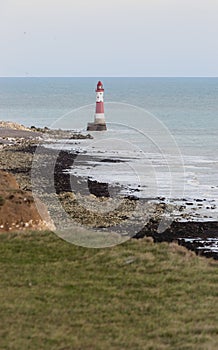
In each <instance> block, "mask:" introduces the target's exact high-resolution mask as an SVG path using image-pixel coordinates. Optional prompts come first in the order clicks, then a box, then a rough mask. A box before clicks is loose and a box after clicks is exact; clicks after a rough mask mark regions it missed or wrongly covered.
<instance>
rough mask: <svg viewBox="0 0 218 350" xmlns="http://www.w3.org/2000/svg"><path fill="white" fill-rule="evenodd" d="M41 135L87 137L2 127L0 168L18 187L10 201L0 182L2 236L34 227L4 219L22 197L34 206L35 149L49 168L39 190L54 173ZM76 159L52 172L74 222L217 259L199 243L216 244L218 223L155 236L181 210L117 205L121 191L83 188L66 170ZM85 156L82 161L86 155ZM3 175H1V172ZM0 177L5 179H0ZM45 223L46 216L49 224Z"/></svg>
mask: <svg viewBox="0 0 218 350" xmlns="http://www.w3.org/2000/svg"><path fill="white" fill-rule="evenodd" d="M45 134H46V137H49V138H50V137H52V138H54V139H58V138H60V139H64V138H66V139H69V138H73V139H76V138H78V139H80V138H90V137H91V136H90V135H81V134H75V133H74V134H73V133H72V132H70V131H62V130H59V131H53V130H52V131H49V130H47V129H46V128H44V129H37V128H35V127H32V128H31V130H30V129H27V130H26V129H25V130H24V129H22V128H21V129H18V128H16V129H10V128H9V127H8V125H7V126H6V127H2V128H1V125H0V137H1V140H3V141H2V147H1V149H0V154H1V157H0V169H1V170H2V171H4V172H6V173H9V174H11V175H13V176H14V179H16V180H13V181H15V182H16V185H15V182H14V190H16V191H17V192H16V195H15V196H14V197H13V198H12V197H10V195H9V193H8V191H6V187H7V186H6V185H5V184H4V183H3V181H2V180H0V181H1V183H2V185H1V187H0V215H1V216H0V220H1V221H0V226H1V227H0V231H2V232H5V231H9V230H16V229H17V228H18V227H19V229H22V227H23V228H24V229H27V228H29V227H33V228H37V225H35V226H34V225H31V224H27V225H26V224H25V223H27V222H28V220H29V217H28V218H26V217H25V219H24V218H23V217H22V218H21V216H20V217H13V220H12V221H13V224H14V225H12V222H11V225H10V224H9V221H8V220H7V219H6V216H7V215H9V211H10V210H12V209H11V208H12V206H13V205H15V204H13V203H17V202H19V201H20V202H22V199H21V197H22V198H23V199H24V198H28V200H26V202H27V203H29V205H30V203H31V205H32V206H33V200H32V197H31V190H32V188H31V186H32V185H31V168H32V161H33V156H34V154H35V151H36V148H37V156H38V157H42V158H43V160H44V163H45V164H48V167H47V166H45V167H44V170H42V174H41V176H42V179H43V181H42V184H41V185H42V187H43V186H47V189H48V186H49V184H47V183H46V181H47V173H48V172H49V171H52V169H49V164H50V163H49V160H50V159H51V158H52V157H56V151H54V150H52V149H50V148H45V147H43V142H44V140H45V139H44V137H43V136H42V135H45ZM15 135H16V136H15ZM1 140H0V142H1ZM8 141H9V144H8ZM76 157H77V154H76V153H71V152H67V151H60V152H59V153H58V156H57V158H56V160H55V168H54V188H55V192H56V194H57V196H58V198H59V201H60V203H61V205H62V207H63V208H64V210H65V211H66V212H67V213H68V214H69V215H70V216H71V217H72V218H73V219H74V220H75V221H76V222H78V223H79V224H81V225H85V226H87V227H92V228H95V229H99V230H104V229H107V230H110V228H111V229H112V228H113V227H114V226H116V232H118V233H120V234H121V235H123V234H129V235H130V236H131V237H135V238H141V237H144V236H152V237H153V239H154V241H155V242H161V241H167V242H172V241H177V242H178V243H179V244H181V245H183V246H186V247H187V248H188V249H191V250H194V251H195V252H196V253H197V254H203V255H205V256H207V257H213V258H214V259H218V249H217V250H216V249H213V250H210V249H208V246H207V244H205V246H203V247H202V244H203V243H202V242H206V241H207V240H208V239H214V240H215V244H216V242H217V241H216V239H217V240H218V223H217V222H213V221H211V222H209V221H208V222H200V221H198V222H197V221H196V222H195V221H192V222H188V221H182V222H181V221H173V223H172V224H171V225H170V226H169V227H168V228H167V229H166V230H165V231H164V232H162V233H160V232H159V231H158V226H159V223H160V221H161V218H162V216H163V214H164V212H165V211H166V210H167V212H168V213H170V212H172V211H174V210H177V211H178V212H181V214H183V208H181V206H179V207H177V206H176V204H166V203H164V201H162V200H159V201H155V202H152V201H145V200H138V199H137V198H135V197H131V196H126V197H124V198H122V201H121V202H119V200H120V198H119V191H120V188H119V186H117V188H113V189H111V188H110V189H109V188H108V184H107V183H98V182H97V181H93V180H90V179H88V182H87V183H84V182H83V181H82V179H80V178H78V177H76V176H73V175H71V174H70V173H69V172H67V171H66V170H67V169H69V168H70V167H72V166H73V163H74V161H75V159H76ZM80 157H81V155H80ZM84 157H86V156H85V155H84ZM43 172H44V173H43ZM1 174H3V172H2V173H1ZM2 176H3V177H4V176H5V175H4V174H3V175H2ZM1 179H2V178H1ZM11 181H12V178H11ZM13 181H12V182H13ZM72 184H73V190H72ZM11 190H13V189H12V188H10V191H11ZM52 190H53V189H51V191H52ZM27 194H28V196H27ZM113 194H115V196H113ZM6 203H7V207H8V214H7V211H5V210H6V209H5V208H6ZM82 203H86V205H85V206H84V205H83V204H82ZM12 204H13V205H12ZM101 204H102V205H104V207H107V206H108V208H112V209H111V210H109V211H108V213H107V215H105V213H103V212H102V213H101V211H99V210H98V208H99V207H101ZM136 206H137V211H136ZM35 209H36V208H32V209H31V210H32V211H31V210H29V211H28V210H27V211H28V212H29V215H30V216H31V215H33V216H34V215H36V214H33V212H35ZM13 210H14V209H13ZM14 211H16V210H14ZM21 211H23V208H21V207H20V209H19V211H18V213H19V212H21ZM19 215H20V214H19ZM19 215H18V216H19ZM3 218H4V220H3ZM38 219H39V218H37V219H36V221H37V220H38ZM30 220H31V219H30ZM30 220H29V221H30ZM49 220H50V219H49V213H48V221H49ZM24 221H25V223H24ZM33 221H34V220H33ZM19 222H20V225H19ZM49 225H50V227H51V222H50V221H49V224H48V227H49ZM39 226H40V225H39ZM42 227H45V226H43V225H42Z"/></svg>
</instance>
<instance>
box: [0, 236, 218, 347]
mask: <svg viewBox="0 0 218 350" xmlns="http://www.w3.org/2000/svg"><path fill="white" fill-rule="evenodd" d="M0 276H1V277H0V278H1V281H0V349H1V350H2V349H4V350H7V349H10V350H12V349H13V350H14V349H17V350H26V349H31V350H35V349H36V350H39V349H40V350H44V349H49V350H51V349H58V350H71V349H75V350H79V349H81V350H86V349H87V350H92V349H95V350H102V349H117V350H118V349H119V350H120V349H125V350H126V349H131V350H135V349H140V350H141V349H157V350H159V349H160V350H161V349H184V350H185V349H197V350H198V349H199V350H200V349H202V350H203V349H205V350H207V349H208V350H210V349H217V348H218V264H217V263H216V262H215V261H212V260H206V259H204V258H199V257H197V256H195V255H193V253H191V252H188V251H186V250H185V249H184V248H181V247H178V246H177V245H176V244H171V245H168V244H164V243H163V244H153V243H152V242H151V241H149V240H148V239H143V240H138V241H136V240H130V241H128V242H126V243H125V244H122V245H119V246H116V247H113V248H109V249H101V250H100V249H99V250H96V249H86V248H81V247H77V246H74V245H70V244H68V243H66V242H64V241H62V240H60V239H58V238H57V237H56V236H55V235H53V234H51V233H29V234H17V235H15V234H10V235H1V236H0Z"/></svg>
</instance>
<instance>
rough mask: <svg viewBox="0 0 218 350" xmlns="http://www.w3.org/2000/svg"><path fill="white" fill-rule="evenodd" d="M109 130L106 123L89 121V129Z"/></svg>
mask: <svg viewBox="0 0 218 350" xmlns="http://www.w3.org/2000/svg"><path fill="white" fill-rule="evenodd" d="M105 130H107V126H106V124H105V123H104V124H100V123H88V125H87V131H105Z"/></svg>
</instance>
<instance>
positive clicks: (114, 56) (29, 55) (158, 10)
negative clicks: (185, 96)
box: [0, 0, 218, 77]
mask: <svg viewBox="0 0 218 350" xmlns="http://www.w3.org/2000/svg"><path fill="white" fill-rule="evenodd" d="M217 14H218V1H217V0H134V1H133V0H107V1H105V0H98V1H97V0H92V1H87V0H80V1H76V0H61V1H60V0H53V1H52V0H44V1H42V0H19V1H18V0H7V1H1V4H0V52H1V54H0V76H6V77H7V76H27V77H28V76H98V77H101V76H212V77H213V76H218V64H217V62H218V40H217V36H218V20H217Z"/></svg>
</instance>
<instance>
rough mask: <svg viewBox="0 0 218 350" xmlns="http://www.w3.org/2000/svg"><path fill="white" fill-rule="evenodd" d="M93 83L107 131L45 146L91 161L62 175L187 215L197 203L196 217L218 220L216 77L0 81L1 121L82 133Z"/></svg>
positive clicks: (91, 104) (89, 114) (91, 101)
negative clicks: (100, 90) (99, 88)
mask: <svg viewBox="0 0 218 350" xmlns="http://www.w3.org/2000/svg"><path fill="white" fill-rule="evenodd" d="M98 80H101V81H102V82H103V84H104V88H105V117H106V122H107V128H108V130H107V131H104V132H93V133H92V136H93V139H90V140H68V141H66V140H62V142H60V141H59V142H57V143H55V144H53V145H51V147H55V148H60V149H68V150H72V151H77V152H78V155H80V154H81V155H83V154H87V155H91V156H92V160H91V161H90V159H89V160H88V161H87V162H84V158H83V159H82V157H81V159H80V156H78V158H77V160H76V161H75V164H74V165H75V166H74V168H73V169H69V171H70V172H72V173H73V174H74V175H76V176H78V177H84V178H85V177H87V176H88V177H89V178H92V179H95V180H98V181H101V182H107V183H109V184H110V185H112V186H113V185H118V184H119V185H121V186H122V188H123V191H124V192H127V193H131V194H132V195H137V196H138V197H143V198H157V197H163V198H165V199H166V200H168V201H176V200H178V201H181V200H185V201H186V202H189V204H190V208H192V209H193V206H195V207H196V205H197V204H196V202H194V201H196V200H199V199H200V200H202V201H205V202H206V204H205V205H204V206H203V210H202V212H201V209H202V208H201V207H202V206H201V205H199V206H198V208H197V209H198V214H197V216H199V217H200V219H202V218H204V217H205V218H207V219H211V220H217V216H218V209H217V208H218V176H217V174H218V152H217V150H218V78H119V77H117V78H112V77H110V78H109V77H92V78H78V77H77V78H0V120H5V121H14V122H17V123H21V124H24V125H25V126H32V125H34V126H36V127H44V126H47V127H49V128H61V129H70V130H76V131H80V132H85V131H86V126H87V123H88V122H90V121H93V120H94V113H95V88H96V84H97V82H98ZM108 159H110V161H107V160H108ZM99 160H100V161H99ZM192 204H193V206H192ZM206 206H207V208H208V209H211V210H210V211H209V212H207V211H206ZM199 213H200V214H199Z"/></svg>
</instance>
